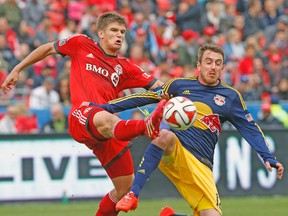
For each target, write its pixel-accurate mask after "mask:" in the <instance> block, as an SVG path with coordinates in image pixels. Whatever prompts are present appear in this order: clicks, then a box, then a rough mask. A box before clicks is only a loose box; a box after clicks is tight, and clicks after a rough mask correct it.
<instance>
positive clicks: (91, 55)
mask: <svg viewBox="0 0 288 216" xmlns="http://www.w3.org/2000/svg"><path fill="white" fill-rule="evenodd" d="M86 57H87V58H94V56H93V54H92V53H89V54H88V55H86Z"/></svg>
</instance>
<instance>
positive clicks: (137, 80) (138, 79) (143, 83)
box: [124, 60, 157, 90]
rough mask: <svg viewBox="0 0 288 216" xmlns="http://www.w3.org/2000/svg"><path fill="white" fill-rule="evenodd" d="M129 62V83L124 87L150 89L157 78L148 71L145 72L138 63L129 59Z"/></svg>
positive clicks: (127, 77)
mask: <svg viewBox="0 0 288 216" xmlns="http://www.w3.org/2000/svg"><path fill="white" fill-rule="evenodd" d="M126 61H127V62H126V63H127V71H128V73H127V74H126V80H127V81H128V82H126V83H128V84H126V86H125V87H124V89H127V88H139V87H143V88H144V89H146V90H149V89H150V88H151V87H152V86H153V84H154V83H155V82H156V81H157V79H156V78H155V77H153V76H151V75H149V74H147V73H145V72H144V71H143V70H142V69H141V68H140V67H139V66H138V65H135V64H133V63H131V62H130V61H129V60H126Z"/></svg>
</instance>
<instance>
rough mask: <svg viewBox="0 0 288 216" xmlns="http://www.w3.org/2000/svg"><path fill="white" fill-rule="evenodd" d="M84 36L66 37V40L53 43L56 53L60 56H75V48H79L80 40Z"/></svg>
mask: <svg viewBox="0 0 288 216" xmlns="http://www.w3.org/2000/svg"><path fill="white" fill-rule="evenodd" d="M84 37H85V36H84V35H81V34H79V35H74V36H71V37H68V38H66V39H61V40H58V41H56V42H55V43H54V47H55V49H56V51H57V52H58V53H59V54H61V55H62V56H66V55H68V56H71V57H73V56H76V54H77V50H78V49H77V47H79V46H80V43H81V41H83V40H82V39H84Z"/></svg>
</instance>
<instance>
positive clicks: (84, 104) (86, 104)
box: [80, 101, 90, 107]
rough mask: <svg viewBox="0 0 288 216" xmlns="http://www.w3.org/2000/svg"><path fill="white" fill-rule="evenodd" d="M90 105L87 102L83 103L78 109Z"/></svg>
mask: <svg viewBox="0 0 288 216" xmlns="http://www.w3.org/2000/svg"><path fill="white" fill-rule="evenodd" d="M89 105H90V102H87V101H83V102H82V103H81V105H80V107H83V106H89Z"/></svg>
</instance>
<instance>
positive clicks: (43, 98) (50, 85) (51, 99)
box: [29, 77, 60, 109]
mask: <svg viewBox="0 0 288 216" xmlns="http://www.w3.org/2000/svg"><path fill="white" fill-rule="evenodd" d="M54 88H55V80H54V78H52V77H45V78H44V80H43V81H42V84H41V86H38V87H36V88H34V89H33V90H32V91H31V95H30V98H29V108H30V109H49V108H50V106H52V105H54V104H57V103H59V102H60V97H59V93H58V92H57V91H56V90H55V89H54Z"/></svg>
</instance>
